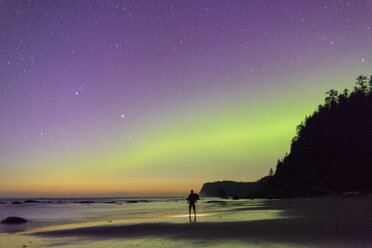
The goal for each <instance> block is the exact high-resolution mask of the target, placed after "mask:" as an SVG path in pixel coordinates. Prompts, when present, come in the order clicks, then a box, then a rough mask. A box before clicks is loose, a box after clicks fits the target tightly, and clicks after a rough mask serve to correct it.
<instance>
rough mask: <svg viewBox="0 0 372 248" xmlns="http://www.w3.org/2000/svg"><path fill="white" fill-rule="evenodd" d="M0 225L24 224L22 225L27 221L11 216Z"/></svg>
mask: <svg viewBox="0 0 372 248" xmlns="http://www.w3.org/2000/svg"><path fill="white" fill-rule="evenodd" d="M1 223H2V224H24V223H27V220H25V219H23V218H21V217H16V216H11V217H8V218H6V219H5V220H3V221H1Z"/></svg>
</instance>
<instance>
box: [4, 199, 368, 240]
mask: <svg viewBox="0 0 372 248" xmlns="http://www.w3.org/2000/svg"><path fill="white" fill-rule="evenodd" d="M204 204H207V203H204ZM215 204H216V205H215V207H216V208H215V209H218V204H219V203H215ZM265 212H266V213H268V217H267V218H264V217H262V218H256V219H255V218H253V219H252V214H253V213H265ZM273 213H275V214H274V215H273ZM270 215H271V217H270ZM172 217H173V218H171V217H169V216H168V217H163V218H160V219H153V220H152V221H151V222H143V223H131V224H128V223H107V224H94V225H86V226H79V227H68V228H55V229H54V230H53V228H48V229H47V230H34V231H30V232H28V233H25V234H17V236H22V238H24V240H23V242H26V241H27V239H30V240H31V239H32V240H34V241H33V244H36V243H37V242H39V244H38V245H39V246H36V245H35V246H34V245H33V244H32V243H30V244H27V247H43V246H50V245H53V246H55V247H124V246H125V247H186V246H190V244H191V245H193V246H196V247H199V246H200V247H206V246H207V247H231V246H234V247H372V235H371V233H372V199H371V198H370V197H358V198H346V199H340V198H337V197H335V198H307V199H289V200H267V201H264V203H263V204H262V205H261V206H256V207H252V206H247V207H245V205H244V204H241V205H239V204H236V203H232V205H231V207H230V206H229V203H227V204H225V205H224V207H223V209H222V208H221V211H215V212H213V213H210V214H209V215H205V216H203V214H201V215H200V216H197V217H196V222H194V218H191V222H190V219H189V218H188V216H187V215H180V216H178V218H174V217H175V216H172ZM0 241H2V242H4V241H6V239H4V237H3V239H1V238H0ZM21 243H22V242H19V245H20V244H21ZM14 245H18V244H15V243H14ZM0 247H5V246H3V245H0ZM6 247H13V246H6ZM14 247H22V246H14Z"/></svg>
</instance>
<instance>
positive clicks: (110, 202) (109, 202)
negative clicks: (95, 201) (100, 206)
mask: <svg viewBox="0 0 372 248" xmlns="http://www.w3.org/2000/svg"><path fill="white" fill-rule="evenodd" d="M103 203H108V204H112V203H116V202H115V201H108V202H103Z"/></svg>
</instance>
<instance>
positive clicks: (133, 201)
mask: <svg viewBox="0 0 372 248" xmlns="http://www.w3.org/2000/svg"><path fill="white" fill-rule="evenodd" d="M126 203H138V201H135V200H130V201H126Z"/></svg>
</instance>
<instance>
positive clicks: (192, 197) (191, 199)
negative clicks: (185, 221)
mask: <svg viewBox="0 0 372 248" xmlns="http://www.w3.org/2000/svg"><path fill="white" fill-rule="evenodd" d="M197 200H199V195H198V194H195V193H194V191H193V190H191V194H189V197H187V202H188V203H189V216H190V215H191V208H193V209H194V215H195V216H196V210H195V205H196V202H197Z"/></svg>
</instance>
